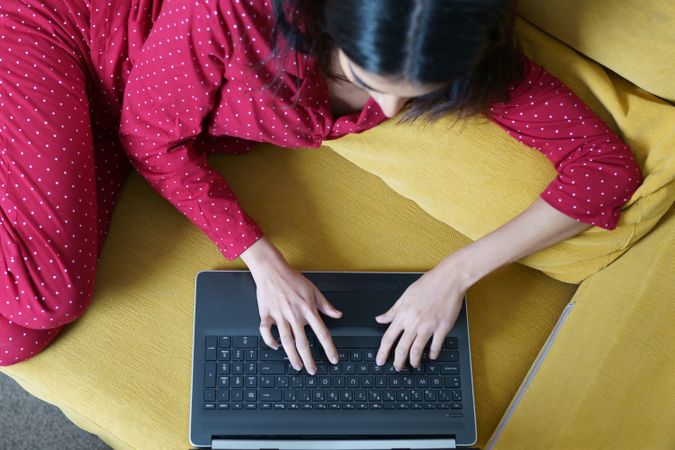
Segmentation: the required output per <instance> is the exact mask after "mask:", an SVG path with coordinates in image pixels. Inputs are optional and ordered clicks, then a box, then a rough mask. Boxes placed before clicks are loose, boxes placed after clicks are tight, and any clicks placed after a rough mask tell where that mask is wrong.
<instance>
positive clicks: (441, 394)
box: [438, 389, 451, 402]
mask: <svg viewBox="0 0 675 450" xmlns="http://www.w3.org/2000/svg"><path fill="white" fill-rule="evenodd" d="M450 392H451V391H448V390H446V389H441V390H440V391H438V400H440V401H442V402H449V401H450Z"/></svg>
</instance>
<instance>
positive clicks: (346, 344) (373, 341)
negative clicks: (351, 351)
mask: <svg viewBox="0 0 675 450" xmlns="http://www.w3.org/2000/svg"><path fill="white" fill-rule="evenodd" d="M381 341H382V338H381V337H380V336H333V343H334V344H335V347H337V348H372V349H376V348H379V347H380V342H381Z"/></svg>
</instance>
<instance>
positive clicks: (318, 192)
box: [2, 146, 575, 449]
mask: <svg viewBox="0 0 675 450" xmlns="http://www.w3.org/2000/svg"><path fill="white" fill-rule="evenodd" d="M212 163H213V165H214V167H215V168H216V169H217V170H219V171H221V172H222V173H223V174H225V177H226V179H227V180H228V181H229V182H230V184H231V185H232V186H233V188H234V189H235V192H237V193H238V196H239V198H240V200H241V202H242V204H243V206H244V208H245V209H246V211H247V212H249V213H250V214H251V216H252V217H254V218H255V219H256V220H257V221H258V222H259V223H260V225H261V226H262V228H263V230H265V231H266V234H267V236H268V237H269V238H270V239H271V240H272V241H273V242H274V243H275V244H276V245H277V246H278V247H279V248H280V249H281V251H282V252H283V253H284V255H285V256H286V258H287V259H288V261H289V262H290V263H291V264H292V265H293V266H295V267H297V268H299V269H302V270H359V271H369V270H373V271H375V270H386V271H425V270H428V269H430V268H431V267H433V266H434V265H435V264H436V263H438V262H439V261H440V260H441V259H442V258H444V257H445V256H446V255H448V254H449V253H451V252H452V251H454V250H456V249H458V248H460V247H462V246H464V245H466V244H467V243H468V242H470V241H469V239H468V238H466V237H465V236H462V235H461V234H459V233H458V232H456V231H454V230H453V229H451V228H450V227H449V226H447V225H446V224H444V223H441V222H439V221H437V220H436V219H434V218H432V217H431V216H429V215H428V214H426V213H425V212H424V211H422V210H421V209H420V208H419V207H418V206H417V205H415V204H414V203H413V202H411V201H410V200H407V199H405V198H403V197H401V196H400V195H398V194H396V193H395V192H393V191H392V190H391V189H390V188H388V187H387V186H386V185H385V184H384V183H383V182H382V181H381V180H379V179H378V178H377V177H375V176H373V175H371V174H368V173H367V172H364V171H363V170H361V169H359V168H357V167H356V166H354V165H353V164H351V163H350V162H348V161H346V160H345V159H343V158H341V157H340V156H339V155H337V154H336V153H334V152H332V151H330V150H328V149H326V148H321V149H319V150H295V151H290V150H280V149H276V148H273V147H270V146H260V147H258V148H257V149H255V150H254V151H253V152H251V153H249V154H245V155H215V156H213V157H212ZM241 268H243V265H242V263H241V262H240V261H234V262H229V261H226V260H224V259H223V257H222V256H221V255H220V253H219V252H218V250H217V249H216V247H215V246H214V245H213V244H212V243H211V241H209V240H208V239H207V238H206V236H204V235H203V234H202V233H200V232H199V231H198V230H197V229H196V228H195V227H194V226H193V225H192V224H191V223H190V222H188V220H187V219H185V218H184V217H183V216H181V215H180V214H179V213H178V212H177V211H176V210H175V209H174V208H173V207H172V206H171V205H170V204H169V203H168V202H166V201H164V200H162V199H161V198H160V197H159V196H158V195H157V194H156V193H155V192H154V191H152V190H151V189H150V188H149V187H148V185H147V184H146V183H145V182H144V181H143V180H142V179H140V177H138V176H137V175H133V176H131V177H130V179H129V180H128V181H127V183H126V185H125V187H124V190H123V193H122V196H121V198H120V200H119V203H118V205H117V207H116V211H115V213H114V218H113V224H112V228H111V231H110V235H109V237H108V241H107V243H106V246H105V249H104V252H103V255H102V259H101V262H100V266H99V271H98V279H97V285H96V293H95V297H94V300H93V302H92V305H91V306H90V308H89V310H88V311H87V313H86V314H85V315H84V316H83V317H82V318H81V319H79V320H78V321H77V322H75V323H74V324H72V325H69V326H67V327H66V328H65V329H64V331H63V333H62V335H61V336H60V337H59V338H58V339H57V340H56V341H55V342H54V343H53V344H52V345H51V346H50V347H48V348H47V349H46V350H45V351H44V352H43V353H41V354H39V355H37V356H36V357H34V358H33V359H30V360H28V361H26V362H23V363H20V364H18V365H15V366H10V367H5V368H2V370H3V372H5V373H7V374H8V375H10V376H11V377H13V378H14V379H16V380H17V381H18V382H19V383H20V384H21V385H22V386H23V387H24V388H26V389H27V390H28V391H29V392H31V393H33V394H34V395H37V396H38V397H40V398H42V399H44V400H46V401H48V402H50V403H53V404H55V405H57V406H58V407H59V408H61V410H62V411H63V412H64V413H65V414H66V415H67V416H68V417H69V418H70V419H71V420H72V421H73V422H75V423H76V424H77V425H79V426H80V427H82V428H84V429H86V430H87V431H90V432H92V433H96V434H98V435H99V436H101V438H102V439H103V440H104V441H106V442H107V443H108V444H110V445H111V446H113V447H114V448H118V449H127V448H138V449H157V448H162V449H169V448H187V447H188V418H189V400H190V398H189V397H190V377H191V345H192V321H193V310H194V303H193V302H194V279H195V275H196V273H197V272H199V271H201V270H213V269H241ZM574 290H575V286H573V285H569V284H564V283H560V282H557V281H555V280H552V279H550V278H548V277H546V276H544V275H543V274H541V273H540V272H537V271H535V270H533V269H530V268H527V267H524V266H522V265H518V264H512V265H509V266H506V267H504V268H502V269H500V270H498V271H496V272H494V273H492V274H491V275H489V276H488V277H486V278H484V279H483V280H481V281H480V282H479V283H477V284H476V285H475V286H474V287H472V288H471V289H470V290H469V293H468V299H469V300H468V310H469V320H470V329H471V338H472V356H473V371H474V376H475V382H474V389H475V397H476V402H477V423H478V433H479V439H478V445H479V446H482V445H484V444H485V442H487V439H488V438H489V437H490V435H491V434H492V431H493V430H494V428H495V427H496V425H497V423H498V421H499V419H500V418H501V416H502V414H503V413H504V411H505V409H506V407H507V405H508V404H509V402H510V401H511V398H512V397H513V395H514V393H515V392H516V389H517V388H518V386H519V384H520V382H521V380H522V379H523V377H524V376H525V374H526V373H527V370H528V368H529V367H530V364H531V363H532V361H533V360H534V358H535V357H536V355H537V353H538V351H539V349H540V347H541V346H542V344H543V343H544V342H545V340H546V337H547V336H548V334H549V332H550V330H551V328H552V327H553V325H554V324H555V322H556V320H557V317H558V315H559V314H560V311H561V310H562V309H563V308H564V306H565V305H566V304H567V303H568V301H569V299H570V298H571V296H572V295H573V293H574Z"/></svg>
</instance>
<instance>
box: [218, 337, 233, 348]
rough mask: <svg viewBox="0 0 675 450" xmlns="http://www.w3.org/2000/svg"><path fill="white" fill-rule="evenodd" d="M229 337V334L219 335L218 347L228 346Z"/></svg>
mask: <svg viewBox="0 0 675 450" xmlns="http://www.w3.org/2000/svg"><path fill="white" fill-rule="evenodd" d="M230 342H231V341H230V337H229V336H221V337H220V339H219V340H218V347H219V348H230Z"/></svg>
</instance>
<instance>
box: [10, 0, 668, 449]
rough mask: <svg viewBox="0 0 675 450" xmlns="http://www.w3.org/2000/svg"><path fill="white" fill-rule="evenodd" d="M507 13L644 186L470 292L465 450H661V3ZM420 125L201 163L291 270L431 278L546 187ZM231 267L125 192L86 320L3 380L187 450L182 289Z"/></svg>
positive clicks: (477, 146) (664, 202) (146, 192)
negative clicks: (624, 152) (632, 161)
mask: <svg viewBox="0 0 675 450" xmlns="http://www.w3.org/2000/svg"><path fill="white" fill-rule="evenodd" d="M520 13H521V18H519V23H518V32H519V34H520V36H521V38H522V39H523V42H524V45H525V50H526V52H527V53H528V54H529V55H530V57H531V58H532V59H533V60H535V61H536V62H538V63H540V64H542V65H544V66H545V67H546V68H547V69H548V70H550V71H551V72H552V73H554V74H555V75H557V76H559V77H560V78H561V79H562V80H563V81H565V82H566V83H567V84H569V85H570V86H571V87H572V88H573V89H574V90H575V91H576V92H577V93H578V94H579V95H580V96H581V97H582V99H583V100H584V101H586V102H587V103H588V104H589V106H591V107H592V108H593V109H594V111H596V112H597V113H598V114H600V115H601V116H602V117H603V119H605V121H606V122H607V123H608V124H609V125H610V126H611V127H613V128H614V129H615V130H616V131H617V132H618V133H620V135H621V137H622V138H623V139H625V140H626V141H627V142H628V143H629V144H630V145H631V147H632V148H633V150H634V152H635V153H636V156H637V159H638V162H639V164H640V165H641V168H642V170H643V173H644V174H645V176H646V180H645V183H644V185H643V187H641V190H640V191H638V192H637V193H636V195H635V196H633V198H632V199H631V201H630V202H629V203H628V205H627V206H626V208H625V211H624V214H623V215H622V221H621V223H620V226H619V228H618V229H617V230H615V231H612V232H607V231H603V230H597V229H590V230H588V231H587V232H585V233H584V234H583V235H582V236H579V237H575V238H573V239H570V240H568V241H567V242H565V243H561V244H559V245H558V246H555V247H554V248H552V249H548V250H546V251H544V252H540V253H539V254H537V255H533V256H532V257H530V258H526V259H525V260H523V261H521V263H522V264H511V265H509V266H506V267H503V268H501V269H499V270H497V271H495V272H494V273H492V274H490V275H489V276H487V277H486V278H484V279H482V280H481V281H480V282H478V283H477V284H476V285H475V286H473V287H472V288H471V289H470V290H469V292H468V308H469V317H470V328H471V337H472V358H473V371H474V390H475V398H476V412H477V424H478V442H477V443H476V446H477V447H479V448H497V449H529V448H533V449H534V448H537V449H577V448H598V449H601V448H612V449H616V448H619V449H620V448H631V449H634V448H645V449H646V448H649V449H661V448H664V449H665V448H675V432H674V431H673V430H675V376H673V374H675V356H673V355H675V345H674V343H675V327H673V323H675V208H674V207H673V206H672V204H673V200H674V199H675V182H674V181H673V178H674V176H675V156H674V153H675V150H674V149H675V107H674V106H673V104H672V102H673V101H675V84H674V83H673V80H675V67H673V64H672V61H675V44H673V43H674V42H675V34H674V33H675V8H674V7H673V6H667V4H666V3H665V2H641V3H640V4H639V5H636V4H634V3H631V2H628V1H627V0H615V1H613V2H608V1H599V0H598V1H593V2H581V1H580V0H574V1H571V0H567V1H563V0H555V1H549V2H546V4H544V2H537V1H535V0H530V1H526V2H523V3H521V5H520ZM570 24H573V25H574V26H571V25H570ZM543 30H546V31H547V32H549V33H550V34H549V33H547V32H544V31H543ZM631 30H632V31H634V32H635V34H633V35H632V36H634V38H632V37H631V39H628V38H627V37H626V33H628V32H630V31H631ZM556 38H557V39H556ZM622 42H623V43H625V45H622V44H621V43H622ZM635 58H637V60H638V61H640V63H636V60H635ZM668 61H670V66H666V67H664V64H666V63H667V62H668ZM601 64H602V65H601ZM416 127H417V126H413V127H412V128H411V127H410V126H406V127H394V124H393V123H388V124H385V125H383V126H382V127H378V128H377V129H374V130H370V131H369V132H366V133H363V134H361V135H353V136H347V137H345V138H343V139H340V140H338V141H331V142H327V143H326V144H327V146H326V147H322V148H321V149H319V150H293V151H291V150H282V149H277V148H274V147H271V146H267V145H263V146H259V147H258V148H257V149H255V150H254V151H253V152H251V153H249V154H246V155H217V156H214V157H213V158H212V160H211V162H212V164H213V165H214V167H216V168H217V169H218V170H219V171H221V172H222V173H223V174H224V176H225V178H226V179H227V180H228V181H229V182H230V183H231V184H232V186H233V187H234V189H235V191H236V192H237V193H238V196H239V198H240V200H241V202H242V204H243V205H244V208H245V209H246V210H247V211H248V212H249V213H250V214H251V215H252V216H253V217H255V218H256V219H257V221H258V222H259V223H260V224H261V226H262V227H263V229H264V230H265V231H266V233H267V235H268V236H269V238H270V239H271V240H272V241H273V242H274V243H275V244H276V245H278V246H279V248H280V249H281V251H282V252H283V253H284V255H285V256H286V258H287V259H288V260H289V262H290V263H291V264H293V265H294V266H295V267H297V268H299V269H303V270H396V271H404V270H414V271H424V270H428V269H430V268H431V267H433V266H434V265H435V264H436V263H437V262H439V261H440V260H441V259H442V258H443V257H444V256H446V255H447V254H449V253H451V252H453V251H454V250H456V249H458V248H460V247H462V246H464V245H466V244H467V243H468V242H470V240H471V239H477V238H479V237H480V236H482V235H484V234H485V233H487V232H489V231H491V230H492V229H494V228H495V227H497V226H499V225H500V224H502V223H504V222H505V221H507V220H508V219H509V218H510V217H513V216H515V215H516V214H517V213H518V212H520V211H521V210H522V209H524V208H525V207H527V205H528V204H529V203H530V202H531V201H532V200H534V199H535V198H536V196H537V194H538V190H539V188H540V187H541V186H542V184H544V185H545V183H546V182H547V181H548V180H550V179H551V178H552V177H553V176H554V175H555V173H554V171H553V170H552V168H551V167H550V166H549V165H547V161H546V160H545V159H544V158H543V157H541V155H539V154H538V153H537V152H535V151H533V150H531V149H528V148H527V147H524V146H522V145H521V144H519V143H517V142H515V141H514V140H512V139H510V138H508V136H506V135H505V134H504V133H503V132H502V131H501V130H500V129H497V128H496V127H494V126H491V124H489V123H482V122H477V121H471V122H468V124H466V125H465V126H463V127H462V128H454V127H453V128H448V127H445V128H444V127H443V124H437V125H435V126H434V127H431V128H425V129H424V130H419V129H417V128H416ZM411 136H412V137H413V142H414V143H415V144H416V145H415V146H411V145H410V144H407V143H406V142H405V139H411ZM434 136H436V137H434ZM388 140H389V141H388ZM388 142H391V145H389V144H388ZM479 151H480V152H479ZM523 168H525V169H526V171H527V173H528V179H526V180H523V179H522V178H519V177H518V176H517V173H518V170H520V171H522V169H523ZM516 169H518V170H516ZM449 170H451V173H452V174H453V176H452V177H447V176H445V174H446V173H447V172H448V171H449ZM281 180H283V181H281ZM441 182H442V183H441ZM433 183H441V185H440V189H439V187H438V185H434V184H433ZM488 187H489V189H488ZM507 193H508V196H507V195H506V194H507ZM495 196H498V197H499V198H498V199H499V200H500V201H495V199H494V197H495ZM502 198H508V199H509V200H508V201H502ZM487 204H491V205H493V206H497V207H496V208H486V207H481V206H480V205H487ZM477 205H478V206H477ZM243 267H244V266H243V264H242V263H241V262H240V261H234V262H228V261H226V260H224V259H223V257H222V256H221V255H220V254H219V253H218V251H217V250H216V248H215V246H214V245H213V244H212V243H211V242H210V241H209V240H208V239H207V238H206V237H205V236H204V235H202V234H201V233H200V232H199V231H198V230H197V229H196V228H195V227H194V226H192V225H191V224H190V223H189V222H188V221H187V219H185V218H184V217H182V216H181V215H180V214H179V213H178V212H177V211H175V210H174V209H173V208H172V207H171V206H170V205H169V204H168V203H167V202H165V201H163V200H162V199H161V198H160V197H159V196H158V195H157V194H156V193H154V192H153V191H152V190H151V189H150V188H149V187H148V185H147V184H146V183H145V182H144V181H143V180H142V179H140V178H139V177H138V176H137V175H132V176H131V177H130V178H129V179H128V181H127V183H126V185H125V187H124V191H123V193H122V196H121V199H120V201H119V204H118V206H117V209H116V211H115V213H114V219H113V225H112V228H111V232H110V236H109V238H108V242H107V243H106V246H105V249H104V253H103V256H102V259H101V262H100V266H99V271H98V279H97V286H96V293H95V298H94V301H93V302H92V305H91V307H90V309H89V311H88V312H87V313H86V314H85V316H84V317H83V318H81V319H80V320H78V321H77V322H75V323H74V324H72V325H70V326H68V327H67V328H66V329H65V330H64V331H63V332H62V335H61V336H60V337H59V338H58V340H56V341H55V342H54V343H53V344H52V345H51V346H50V347H49V348H48V349H47V350H45V351H44V352H43V353H41V354H40V355H38V356H36V357H34V358H33V359H31V360H28V361H26V362H24V363H21V364H18V365H15V366H10V367H5V368H2V371H3V372H4V373H6V374H8V375H9V376H11V377H13V378H14V379H15V380H17V381H18V382H19V383H20V384H21V385H22V386H23V387H24V388H25V389H27V390H28V391H29V392H31V393H32V394H34V395H36V396H38V397H40V398H42V399H44V400H46V401H48V402H50V403H53V404H55V405H57V406H58V407H59V408H61V410H62V411H63V412H64V413H65V414H66V415H67V416H68V417H69V418H70V419H71V420H72V421H73V422H75V423H76V424H77V425H79V426H80V427H82V428H84V429H86V430H88V431H90V432H92V433H96V434H98V435H99V436H100V437H101V438H102V439H103V440H104V441H105V442H107V443H108V444H110V445H111V446H113V447H114V448H116V449H130V448H138V449H160V448H161V449H174V448H176V449H181V448H187V447H188V446H189V444H188V408H189V389H190V373H191V343H192V340H191V333H192V318H193V295H194V276H195V274H196V273H197V272H198V271H200V270H205V269H234V268H237V269H240V268H243ZM561 280H562V281H561ZM563 281H565V282H563ZM47 444H48V443H47ZM48 447H49V446H48V445H46V448H48Z"/></svg>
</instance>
